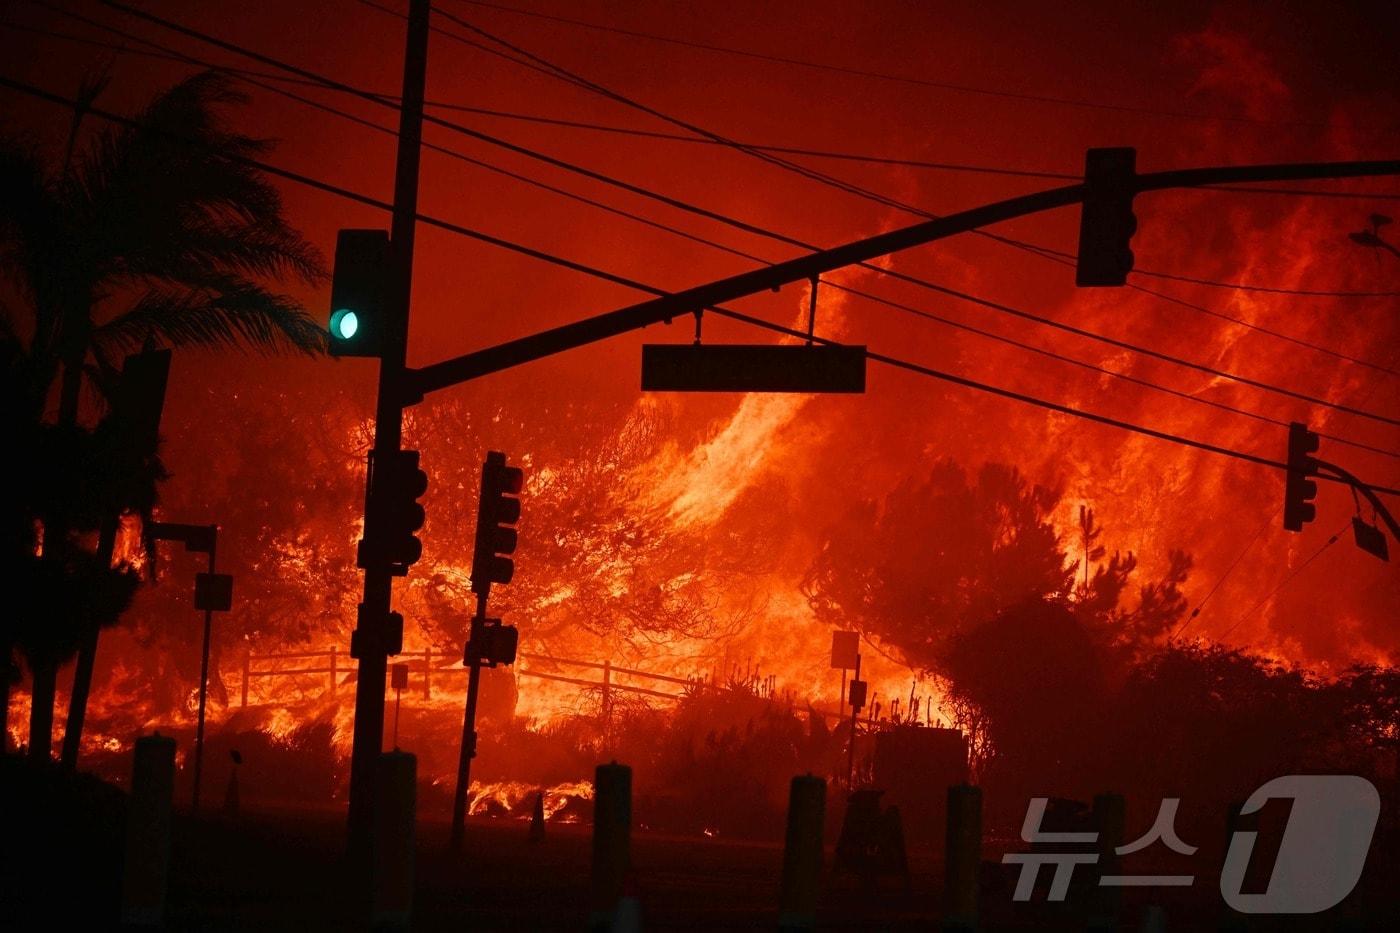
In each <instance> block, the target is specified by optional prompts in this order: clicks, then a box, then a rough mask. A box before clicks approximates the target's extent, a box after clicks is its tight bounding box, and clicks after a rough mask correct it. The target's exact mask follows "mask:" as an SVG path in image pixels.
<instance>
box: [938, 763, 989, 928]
mask: <svg viewBox="0 0 1400 933" xmlns="http://www.w3.org/2000/svg"><path fill="white" fill-rule="evenodd" d="M944 845H945V848H944V852H945V855H944V868H943V871H944V875H943V877H944V880H943V929H944V930H945V931H954V930H956V931H967V930H975V929H977V906H978V905H977V900H978V897H977V895H978V877H977V875H978V872H979V871H980V870H981V866H982V789H981V788H980V787H973V786H972V785H970V784H957V785H955V786H953V787H950V788H948V826H947V830H946V839H945V843H944Z"/></svg>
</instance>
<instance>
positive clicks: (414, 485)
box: [359, 450, 428, 577]
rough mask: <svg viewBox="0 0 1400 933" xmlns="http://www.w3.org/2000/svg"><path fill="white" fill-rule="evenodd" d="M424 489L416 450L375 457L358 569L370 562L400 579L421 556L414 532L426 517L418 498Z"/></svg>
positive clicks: (423, 477) (425, 483)
mask: <svg viewBox="0 0 1400 933" xmlns="http://www.w3.org/2000/svg"><path fill="white" fill-rule="evenodd" d="M427 490H428V474H427V473H424V472H423V471H422V470H420V469H419V468H418V451H416V450H396V451H394V452H393V453H391V454H385V455H378V456H376V457H375V462H374V472H373V473H372V474H371V476H370V496H369V513H370V522H369V524H368V526H367V528H366V530H365V531H366V534H365V539H364V540H363V541H361V542H360V560H359V564H360V566H361V567H366V566H367V565H368V564H369V563H370V561H371V560H372V559H373V560H377V561H382V562H383V563H386V564H388V565H389V571H390V573H392V574H394V575H395V576H399V577H402V576H404V575H405V574H407V573H408V568H409V565H411V564H414V563H416V562H417V561H418V559H419V558H420V557H422V556H423V542H422V541H421V540H419V538H418V534H417V533H418V531H419V529H421V528H422V527H423V521H424V519H425V518H426V517H427V516H426V513H425V512H424V511H423V506H422V504H421V503H420V502H418V499H419V498H421V497H422V495H423V493H425V492H427Z"/></svg>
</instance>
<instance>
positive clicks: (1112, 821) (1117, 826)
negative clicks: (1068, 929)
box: [1088, 794, 1124, 931]
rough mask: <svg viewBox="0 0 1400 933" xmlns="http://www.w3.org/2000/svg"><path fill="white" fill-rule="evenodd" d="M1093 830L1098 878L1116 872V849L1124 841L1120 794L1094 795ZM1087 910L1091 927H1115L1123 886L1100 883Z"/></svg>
mask: <svg viewBox="0 0 1400 933" xmlns="http://www.w3.org/2000/svg"><path fill="white" fill-rule="evenodd" d="M1093 814H1094V817H1093V818H1094V829H1095V830H1096V831H1097V832H1098V850H1099V861H1098V865H1097V866H1096V868H1097V871H1096V872H1095V874H1097V875H1098V876H1099V877H1100V878H1101V877H1103V876H1104V875H1116V874H1118V870H1119V868H1118V865H1119V856H1118V852H1117V849H1118V847H1119V846H1121V845H1122V844H1123V831H1124V801H1123V795H1122V794H1098V795H1097V796H1095V797H1094V810H1093ZM1091 901H1092V903H1091V905H1090V911H1089V926H1088V928H1089V929H1090V930H1104V931H1107V930H1116V929H1118V914H1119V910H1120V908H1121V902H1122V889H1121V888H1119V887H1117V886H1105V885H1103V884H1100V885H1098V886H1097V887H1095V888H1094V892H1093V897H1092V898H1091Z"/></svg>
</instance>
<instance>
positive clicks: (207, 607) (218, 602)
mask: <svg viewBox="0 0 1400 933" xmlns="http://www.w3.org/2000/svg"><path fill="white" fill-rule="evenodd" d="M147 531H148V532H149V534H150V536H151V538H152V539H154V540H156V541H179V542H181V543H182V544H184V545H185V550H186V551H192V552H195V553H202V554H208V555H209V569H208V571H206V572H205V573H201V574H198V575H197V576H196V577H195V578H194V607H195V608H196V609H202V610H203V611H204V647H203V651H202V653H201V655H200V662H199V722H198V725H197V726H196V727H195V734H194V791H193V793H192V795H191V797H190V810H191V811H192V812H194V813H198V812H199V785H200V780H201V778H202V777H203V773H204V707H205V704H206V702H207V700H208V697H209V641H210V638H211V636H212V634H213V628H214V613H216V612H228V611H229V609H231V608H232V607H233V575H232V574H227V573H215V572H214V555H215V552H216V551H217V550H218V542H219V526H218V525H183V524H178V523H176V522H151V524H150V525H149V526H148V528H147Z"/></svg>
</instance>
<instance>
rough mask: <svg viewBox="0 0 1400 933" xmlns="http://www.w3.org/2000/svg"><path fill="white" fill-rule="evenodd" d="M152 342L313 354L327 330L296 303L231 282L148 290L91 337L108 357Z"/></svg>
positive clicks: (323, 343) (253, 286)
mask: <svg viewBox="0 0 1400 933" xmlns="http://www.w3.org/2000/svg"><path fill="white" fill-rule="evenodd" d="M151 338H154V339H156V340H159V341H161V342H163V343H166V344H169V345H171V346H200V347H222V348H234V347H240V346H246V347H251V348H254V349H257V350H260V351H262V352H264V353H275V352H278V351H281V350H287V349H292V350H299V351H301V352H303V353H307V354H315V353H320V352H323V351H324V350H325V346H326V332H325V330H324V329H323V328H322V327H321V326H320V325H319V324H318V323H317V322H316V321H315V320H313V319H312V318H311V316H310V315H308V314H307V313H306V312H305V311H304V310H303V309H302V308H301V306H300V305H299V304H298V303H297V302H296V301H295V300H294V299H292V298H290V297H289V296H286V295H279V294H275V293H273V292H270V291H268V290H267V289H265V288H263V287H262V286H260V285H257V284H255V283H253V282H249V281H246V280H235V279H229V278H224V279H223V280H221V281H219V282H218V283H217V287H215V288H208V287H200V288H173V287H164V288H152V289H151V290H149V291H147V292H146V293H145V294H144V295H143V296H142V297H141V298H139V299H138V300H137V301H136V302H135V303H134V304H133V305H132V306H131V308H130V309H129V310H127V311H126V313H124V314H122V315H121V316H119V317H117V318H115V319H113V320H112V321H109V322H108V323H106V324H103V325H102V326H101V327H99V328H97V329H96V330H95V331H94V332H93V343H94V345H95V346H97V347H100V348H101V349H102V350H103V352H105V353H110V354H112V355H115V354H116V353H117V352H122V351H129V350H135V349H138V348H140V347H141V346H143V345H144V344H145V343H146V341H147V340H148V339H151Z"/></svg>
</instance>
